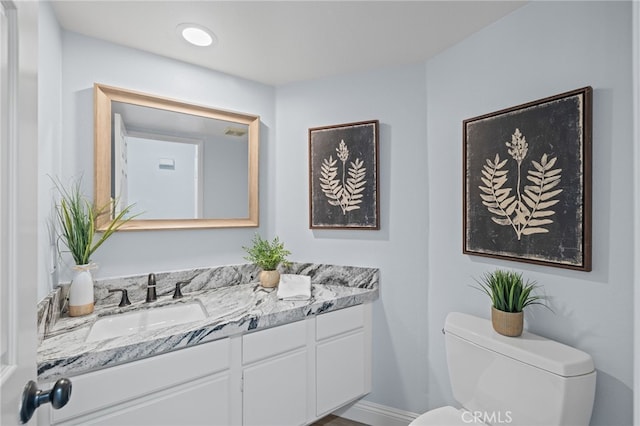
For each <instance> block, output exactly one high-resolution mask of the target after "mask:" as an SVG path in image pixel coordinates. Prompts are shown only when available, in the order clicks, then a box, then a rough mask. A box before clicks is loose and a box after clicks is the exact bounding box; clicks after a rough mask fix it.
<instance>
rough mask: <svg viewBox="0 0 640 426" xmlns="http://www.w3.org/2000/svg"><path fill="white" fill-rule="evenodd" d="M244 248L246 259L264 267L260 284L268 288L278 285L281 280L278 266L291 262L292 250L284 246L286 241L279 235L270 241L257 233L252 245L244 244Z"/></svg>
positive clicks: (261, 267)
mask: <svg viewBox="0 0 640 426" xmlns="http://www.w3.org/2000/svg"><path fill="white" fill-rule="evenodd" d="M242 248H243V249H244V250H245V251H246V252H247V256H245V259H246V260H248V261H249V262H251V263H253V264H254V265H256V266H258V267H259V268H260V269H262V271H261V272H260V284H261V285H262V286H263V287H267V288H271V287H276V286H277V285H278V283H279V282H280V273H279V272H278V271H277V268H278V266H279V265H283V266H286V265H288V264H289V263H290V262H289V261H288V260H287V256H289V255H290V254H291V252H290V251H289V250H287V249H285V248H284V243H282V242H281V241H280V240H279V238H278V237H275V238H274V239H273V241H271V242H269V241H268V240H265V239H263V238H262V237H261V236H260V235H258V234H256V235H255V236H254V237H253V241H252V245H251V247H244V246H243V247H242Z"/></svg>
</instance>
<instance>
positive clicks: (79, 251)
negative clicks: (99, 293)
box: [56, 180, 135, 316]
mask: <svg viewBox="0 0 640 426" xmlns="http://www.w3.org/2000/svg"><path fill="white" fill-rule="evenodd" d="M56 187H57V189H58V192H59V193H60V201H59V203H58V204H57V205H56V216H57V219H58V225H59V228H57V229H58V238H59V240H62V242H63V243H64V245H65V246H66V247H67V248H68V249H69V252H70V253H71V256H72V257H73V260H74V262H75V266H74V268H73V269H74V277H73V279H72V280H71V286H70V288H69V316H81V315H87V314H90V313H91V312H93V304H94V299H93V277H92V275H91V269H93V268H94V267H95V265H93V264H92V263H91V256H92V255H93V253H94V252H95V251H96V250H97V249H98V248H99V247H100V246H101V245H102V244H103V243H104V242H105V241H106V240H107V239H108V238H109V237H110V236H111V235H112V234H113V233H114V232H115V231H117V230H118V229H119V228H120V227H121V226H122V225H124V224H125V223H126V222H128V221H129V220H131V219H133V218H134V217H135V216H129V217H127V215H128V214H129V212H130V211H131V208H132V207H133V206H132V205H130V206H127V207H125V208H124V209H122V211H120V212H119V213H118V214H117V215H116V216H115V217H113V218H112V219H111V220H110V221H109V222H108V224H107V227H106V229H105V230H104V231H103V232H102V233H101V234H99V235H96V221H97V219H98V217H100V216H101V215H106V214H108V215H110V214H111V204H109V205H106V206H103V207H96V206H93V205H92V203H91V202H90V201H89V200H88V199H87V198H86V197H85V196H83V195H82V192H81V190H80V180H77V181H75V182H73V184H72V185H71V187H70V188H68V189H67V188H64V186H62V185H61V184H60V183H59V182H57V183H56Z"/></svg>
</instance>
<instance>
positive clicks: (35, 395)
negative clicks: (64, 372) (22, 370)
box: [20, 379, 71, 424]
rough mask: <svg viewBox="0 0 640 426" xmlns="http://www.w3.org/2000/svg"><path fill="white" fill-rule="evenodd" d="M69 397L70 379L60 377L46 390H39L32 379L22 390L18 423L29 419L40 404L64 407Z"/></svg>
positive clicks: (56, 407)
mask: <svg viewBox="0 0 640 426" xmlns="http://www.w3.org/2000/svg"><path fill="white" fill-rule="evenodd" d="M69 398H71V380H69V379H60V380H58V381H57V382H55V384H54V385H53V387H52V388H51V389H50V390H48V391H41V390H39V389H38V386H37V385H36V383H35V382H34V381H33V380H29V383H27V385H26V386H25V387H24V390H23V391H22V404H21V405H20V423H22V424H25V423H27V422H28V421H29V419H31V416H33V413H34V412H35V411H36V408H38V407H39V406H40V405H42V404H46V403H49V402H50V403H51V405H52V406H53V408H55V409H56V410H57V409H58V408H62V407H64V406H65V405H66V404H67V402H69Z"/></svg>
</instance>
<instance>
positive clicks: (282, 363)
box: [38, 303, 371, 426]
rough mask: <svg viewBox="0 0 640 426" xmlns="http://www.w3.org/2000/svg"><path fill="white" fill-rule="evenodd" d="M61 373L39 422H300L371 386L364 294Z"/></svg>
mask: <svg viewBox="0 0 640 426" xmlns="http://www.w3.org/2000/svg"><path fill="white" fill-rule="evenodd" d="M69 378H70V380H71V382H72V386H73V390H72V395H71V399H70V401H69V403H68V404H67V406H65V407H63V408H61V409H59V410H52V409H50V406H49V405H46V406H43V407H42V408H41V409H40V410H39V411H40V413H39V416H38V419H39V424H40V425H41V426H45V425H49V424H55V425H72V424H82V425H88V424H96V425H118V426H121V425H136V426H143V425H154V426H156V425H181V426H183V425H184V426H186V425H203V424H206V425H224V426H227V425H237V426H240V425H247V426H269V425H273V426H276V425H277V426H300V425H305V424H310V423H312V422H313V421H315V420H317V419H318V418H320V417H323V416H324V415H326V414H328V413H330V412H331V411H333V410H335V409H336V408H339V407H341V406H343V405H345V404H347V403H349V402H351V401H353V400H355V399H357V398H359V397H361V396H363V395H365V394H366V393H368V392H369V391H370V390H371V304H370V303H366V304H363V305H356V306H352V307H349V308H345V309H341V310H336V311H332V312H328V313H326V314H320V315H317V316H310V317H307V318H306V319H303V320H300V321H296V322H292V323H288V324H284V325H279V326H275V327H272V328H267V329H261V330H257V331H254V332H250V333H246V334H243V335H237V336H232V337H228V338H223V339H220V340H216V341H213V342H209V343H203V344H200V345H196V346H193V347H188V348H185V349H180V350H175V351H172V352H169V353H166V354H161V355H157V356H152V357H149V358H146V359H142V360H138V361H134V362H130V363H126V364H122V365H118V366H114V367H110V368H105V369H103V370H98V371H94V372H90V373H86V374H82V375H78V376H70V377H69ZM50 385H51V384H50V383H42V384H40V388H41V389H42V388H48V387H50Z"/></svg>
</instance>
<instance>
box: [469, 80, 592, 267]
mask: <svg viewBox="0 0 640 426" xmlns="http://www.w3.org/2000/svg"><path fill="white" fill-rule="evenodd" d="M591 125H592V89H591V87H584V88H581V89H577V90H573V91H570V92H566V93H562V94H559V95H556V96H551V97H548V98H544V99H540V100H537V101H533V102H529V103H526V104H523V105H518V106H515V107H512V108H508V109H504V110H501V111H497V112H492V113H490V114H485V115H482V116H479V117H474V118H470V119H468V120H464V121H463V151H464V167H463V170H464V176H463V182H464V184H463V185H464V188H463V194H464V195H463V197H464V198H463V205H464V219H463V222H464V230H463V239H464V241H463V252H464V253H466V254H472V255H478V256H487V257H494V258H503V259H509V260H515V261H520V262H528V263H535V264H541V265H548V266H556V267H561V268H568V269H576V270H581V271H590V270H591Z"/></svg>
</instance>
